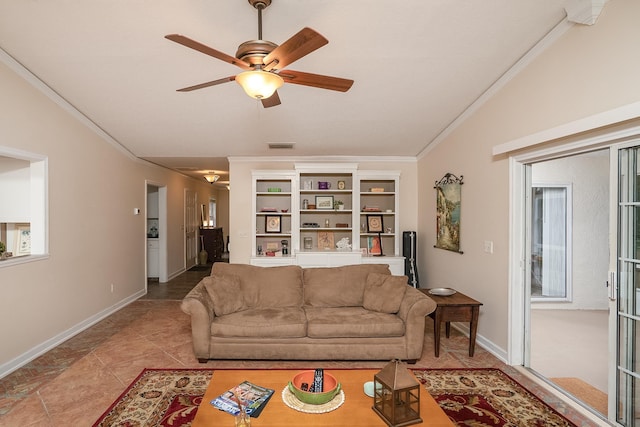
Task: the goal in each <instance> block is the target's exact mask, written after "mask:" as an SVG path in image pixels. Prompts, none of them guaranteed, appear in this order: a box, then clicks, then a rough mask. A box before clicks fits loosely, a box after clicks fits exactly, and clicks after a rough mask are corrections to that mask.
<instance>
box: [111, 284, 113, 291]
mask: <svg viewBox="0 0 640 427" xmlns="http://www.w3.org/2000/svg"><path fill="white" fill-rule="evenodd" d="M111 293H113V283H112V284H111Z"/></svg>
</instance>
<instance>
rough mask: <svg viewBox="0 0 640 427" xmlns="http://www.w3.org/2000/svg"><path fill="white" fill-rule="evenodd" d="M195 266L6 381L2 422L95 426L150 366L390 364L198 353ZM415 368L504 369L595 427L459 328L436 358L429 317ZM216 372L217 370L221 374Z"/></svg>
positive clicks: (1, 383) (0, 393)
mask: <svg viewBox="0 0 640 427" xmlns="http://www.w3.org/2000/svg"><path fill="white" fill-rule="evenodd" d="M208 272H209V269H201V270H200V271H188V272H185V273H184V274H182V275H181V276H179V277H177V278H176V279H174V280H172V281H170V282H169V283H166V284H159V283H157V282H155V283H154V282H150V283H149V286H148V294H147V295H146V296H145V297H143V298H141V299H139V300H137V301H135V302H133V303H132V304H130V305H128V306H127V307H125V308H123V309H121V310H119V311H118V312H116V313H114V314H113V315H111V316H109V317H108V318H106V319H104V320H103V321H101V322H99V323H98V324H96V325H94V326H93V327H91V328H89V329H87V330H86V331H84V332H82V333H80V334H78V335H76V336H75V337H73V338H71V339H69V340H68V341H66V342H65V343H63V344H61V345H60V346H58V347H56V348H54V349H52V350H51V351H49V352H47V353H46V354H44V355H42V356H41V357H38V358H37V359H35V360H34V361H32V362H30V363H29V364H27V365H25V366H24V367H22V368H20V369H18V370H17V371H15V372H13V373H11V374H10V375H8V376H6V377H5V378H3V379H1V380H0V426H12V427H14V426H20V427H28V426H38V427H40V426H63V425H64V426H67V425H73V426H90V425H92V424H93V423H94V422H95V421H96V419H97V418H98V417H100V415H102V413H103V412H104V411H105V410H106V409H107V408H108V407H109V405H110V404H111V403H112V402H113V401H114V400H116V399H117V398H118V396H119V395H120V394H121V393H122V392H123V391H124V390H125V388H126V387H127V386H128V385H129V384H130V383H131V382H132V381H133V380H134V379H135V378H136V376H137V375H138V374H139V373H140V372H141V371H142V370H143V369H144V368H193V367H196V368H202V367H210V368H271V367H278V368H293V369H296V368H308V367H311V366H314V367H315V366H322V367H325V368H349V367H371V368H380V367H382V366H383V365H384V364H385V363H386V362H385V361H380V362H317V363H315V362H308V361H307V362H304V361H303V362H295V361H242V360H234V361H209V362H208V363H207V364H200V363H198V361H197V360H196V359H195V358H194V357H193V354H192V351H191V337H190V323H189V317H188V316H187V315H186V314H184V313H182V311H181V310H180V299H181V298H182V297H183V296H184V295H185V294H186V293H187V292H188V291H189V290H190V289H191V288H192V287H193V286H194V285H195V284H196V283H197V282H198V281H199V280H200V278H201V277H202V276H203V275H206V274H208ZM426 326H427V332H426V334H425V347H424V352H423V355H422V358H421V359H420V360H419V361H418V362H417V363H416V365H415V367H416V368H464V367H472V368H475V367H483V368H486V367H497V368H500V369H502V370H503V371H505V372H506V373H508V374H509V375H511V376H512V377H513V378H514V379H516V380H517V381H519V382H520V383H521V384H523V385H524V386H525V387H527V388H528V389H529V390H531V391H532V392H533V393H535V394H537V395H538V396H539V397H540V398H542V399H543V400H544V401H545V402H547V403H548V404H549V405H551V406H552V407H554V408H555V409H556V410H558V411H559V412H560V413H562V414H564V415H565V416H566V417H567V418H569V419H570V420H572V421H573V422H574V423H575V424H576V425H578V426H593V425H597V424H594V423H593V422H592V421H590V420H589V419H587V418H586V417H584V416H582V415H580V414H579V413H578V412H577V411H575V410H574V409H573V408H571V407H570V406H568V405H567V404H565V403H564V402H563V401H562V400H561V399H559V398H557V397H555V396H554V395H553V394H551V393H549V392H547V391H545V389H544V388H543V387H540V386H539V385H537V384H536V383H534V382H532V381H531V380H530V379H529V378H528V377H527V376H526V375H523V374H522V373H521V372H520V371H518V370H517V369H515V368H512V367H510V366H507V365H505V364H503V363H502V362H500V361H499V360H498V359H496V358H495V357H494V356H492V355H491V354H489V353H488V352H486V351H485V350H483V349H482V348H479V347H478V348H476V353H475V356H474V357H473V358H470V357H469V356H468V353H467V351H468V341H467V339H466V337H464V336H463V335H462V334H460V333H459V332H457V331H455V330H453V331H452V336H451V338H450V339H443V342H442V348H441V350H440V357H439V358H436V357H434V356H433V338H432V337H433V333H432V328H433V323H432V321H431V319H430V318H427V325H426ZM214 375H215V374H214Z"/></svg>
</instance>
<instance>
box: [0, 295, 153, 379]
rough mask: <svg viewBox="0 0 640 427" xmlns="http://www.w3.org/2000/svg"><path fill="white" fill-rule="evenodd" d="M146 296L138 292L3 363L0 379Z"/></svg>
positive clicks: (0, 368)
mask: <svg viewBox="0 0 640 427" xmlns="http://www.w3.org/2000/svg"><path fill="white" fill-rule="evenodd" d="M145 294H146V290H145V289H142V290H140V291H138V292H136V293H135V294H133V295H131V296H129V297H127V298H125V299H123V300H122V301H119V302H117V303H116V304H114V305H112V306H111V307H108V308H106V309H104V310H102V311H101V312H99V313H97V314H94V315H93V316H91V317H89V318H88V319H85V320H84V321H82V322H80V323H78V324H76V325H75V326H73V327H71V328H69V329H67V330H66V331H64V332H62V333H60V334H58V335H56V336H54V337H52V338H50V339H48V340H46V341H44V342H43V343H41V344H38V345H37V346H35V347H33V348H32V349H31V350H29V351H27V352H26V353H23V354H21V355H20V356H18V357H16V358H15V359H12V360H10V361H8V362H6V363H3V364H1V365H0V379H1V378H4V377H6V376H7V375H9V374H10V373H12V372H13V371H15V370H16V369H19V368H21V367H22V366H24V365H26V364H27V363H29V362H31V361H32V360H33V359H35V358H37V357H39V356H41V355H43V354H44V353H46V352H47V351H49V350H51V349H52V348H54V347H56V346H58V345H60V344H62V343H63V342H65V341H66V340H68V339H69V338H71V337H73V336H75V335H77V334H79V333H80V332H82V331H84V330H85V329H87V328H89V327H91V326H93V325H95V324H96V323H98V322H99V321H101V320H102V319H104V318H105V317H107V316H110V315H111V314H113V313H115V312H116V311H118V310H120V309H121V308H123V307H125V306H127V305H129V304H131V303H132V302H134V301H135V300H137V299H138V298H140V297H141V296H143V295H145Z"/></svg>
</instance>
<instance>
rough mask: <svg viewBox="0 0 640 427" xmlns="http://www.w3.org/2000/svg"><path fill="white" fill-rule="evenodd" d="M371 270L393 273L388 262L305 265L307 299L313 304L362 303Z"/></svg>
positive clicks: (340, 304) (316, 305) (307, 303)
mask: <svg viewBox="0 0 640 427" xmlns="http://www.w3.org/2000/svg"><path fill="white" fill-rule="evenodd" d="M369 273H380V274H388V275H390V274H391V271H389V266H388V265H387V264H360V265H346V266H343V267H319V268H305V269H304V270H303V277H304V303H305V305H311V306H314V307H359V306H360V307H361V306H362V302H363V301H362V296H363V294H364V286H365V284H366V283H367V276H368V275H369Z"/></svg>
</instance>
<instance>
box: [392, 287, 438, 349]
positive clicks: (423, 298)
mask: <svg viewBox="0 0 640 427" xmlns="http://www.w3.org/2000/svg"><path fill="white" fill-rule="evenodd" d="M436 307H437V304H436V302H435V301H434V300H432V299H431V298H429V297H428V296H427V295H425V294H423V293H422V292H420V291H419V290H417V289H415V288H413V287H410V286H408V287H407V291H406V292H405V294H404V299H403V300H402V302H401V303H400V310H399V311H398V317H400V318H401V319H402V320H403V321H404V324H405V338H406V341H405V342H406V345H407V355H408V357H407V358H408V359H420V358H421V357H422V346H423V344H424V325H425V316H427V315H429V314H430V313H432V312H433V311H434V310H435V309H436Z"/></svg>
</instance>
